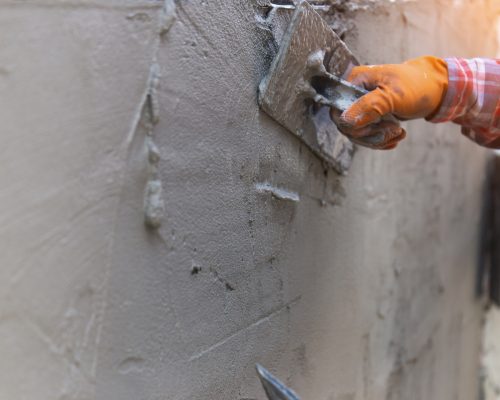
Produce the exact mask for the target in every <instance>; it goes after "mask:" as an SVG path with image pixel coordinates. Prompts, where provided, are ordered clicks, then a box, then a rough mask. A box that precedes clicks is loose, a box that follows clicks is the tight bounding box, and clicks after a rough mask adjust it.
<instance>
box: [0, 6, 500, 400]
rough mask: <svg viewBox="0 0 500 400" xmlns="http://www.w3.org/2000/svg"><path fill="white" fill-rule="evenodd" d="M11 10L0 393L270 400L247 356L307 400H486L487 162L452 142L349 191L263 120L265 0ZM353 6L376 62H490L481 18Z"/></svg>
mask: <svg viewBox="0 0 500 400" xmlns="http://www.w3.org/2000/svg"><path fill="white" fill-rule="evenodd" d="M350 4H351V3H350ZM351 5H353V3H352V4H351ZM0 8H1V9H2V12H1V13H0V18H1V24H0V32H2V35H3V36H2V37H3V39H2V40H3V41H4V43H6V45H5V46H3V47H2V48H1V49H0V60H2V61H1V62H0V66H1V67H2V68H1V69H0V85H1V86H0V88H2V92H3V93H7V95H4V96H1V97H0V104H1V107H0V116H1V121H2V122H3V126H4V128H3V129H4V135H3V137H4V141H5V143H4V146H3V149H4V150H3V152H2V154H3V157H4V167H3V168H2V169H1V172H0V174H1V175H0V176H1V177H2V180H1V182H2V188H3V190H2V193H3V202H4V203H3V207H2V208H1V211H0V218H1V220H2V222H3V224H2V228H1V231H0V234H1V236H2V240H1V243H2V244H3V247H2V250H3V252H2V253H3V257H4V258H3V262H2V268H0V274H1V282H3V283H2V284H1V285H0V343H1V349H2V350H0V354H1V357H0V398H6V399H11V398H22V399H37V400H39V399H89V398H97V399H106V400H114V399H124V400H127V399H130V400H132V399H134V400H136V399H148V400H149V399H175V400H187V399H189V400H197V399H200V400H201V399H218V400H226V399H227V400H234V399H240V400H243V399H263V398H264V395H263V393H262V390H261V388H260V387H259V384H258V381H257V379H256V376H255V373H254V364H255V363H256V362H260V363H262V364H263V365H265V366H266V367H267V368H269V369H270V370H271V371H272V372H273V373H276V375H278V376H279V377H281V378H282V379H283V380H284V381H286V382H287V383H288V384H290V385H291V386H292V387H293V388H294V389H296V391H297V392H298V393H299V394H300V395H301V396H302V397H303V398H304V399H305V400H307V399H325V400H359V399H391V400H392V399H394V400H395V399H415V400H417V399H418V400H420V399H427V400H431V399H436V400H437V399H439V400H444V399H450V400H451V399H463V400H470V399H474V398H476V395H477V393H478V362H479V359H478V354H479V349H480V338H481V320H482V303H481V301H480V300H478V299H476V298H475V297H474V286H475V272H476V267H477V258H476V255H477V244H478V231H479V218H480V209H481V190H482V185H483V181H484V166H485V162H486V158H487V154H488V153H487V152H486V151H485V150H484V149H481V148H479V147H477V146H475V145H474V144H473V143H472V142H470V141H468V140H467V139H465V138H464V137H462V136H461V135H460V134H459V129H458V127H456V126H453V125H439V126H437V125H431V124H428V123H425V122H411V123H407V124H405V125H406V128H407V130H408V132H409V137H408V139H406V141H405V142H404V143H402V144H401V145H400V146H399V147H398V149H397V150H396V151H392V152H389V153H385V152H384V153H382V152H374V151H369V150H365V149H359V151H358V152H357V153H356V154H355V158H354V162H353V165H352V167H351V170H350V172H349V174H348V176H345V177H343V176H339V175H337V174H336V173H335V172H334V171H333V170H331V169H329V168H327V167H325V166H324V165H323V164H322V163H321V162H320V161H319V160H318V159H317V157H316V156H314V155H313V154H312V153H311V152H310V151H309V150H308V149H307V148H306V147H304V146H303V145H302V144H301V143H300V142H299V141H298V140H297V139H296V138H294V137H293V136H292V135H291V134H290V133H288V132H287V131H285V130H284V129H282V128H280V127H279V126H278V125H277V124H276V123H274V122H273V121H272V120H271V119H270V118H269V117H267V116H266V115H264V114H262V113H261V112H260V111H259V109H258V107H257V105H256V88H257V85H258V83H259V81H260V79H261V78H262V76H263V74H264V73H265V71H266V68H267V65H268V63H269V60H268V59H266V56H267V55H268V54H269V47H268V42H267V38H268V36H267V35H266V33H265V32H263V30H262V29H261V27H260V26H261V23H260V22H259V21H260V20H261V19H262V15H263V12H262V9H260V8H258V7H256V2H254V1H243V2H231V1H226V0H224V1H223V0H218V1H184V0H181V1H177V2H175V3H174V2H170V1H168V0H167V1H166V3H163V2H160V1H153V0H151V1H147V0H144V1H132V0H130V1H116V2H115V1H112V0H109V1H93V2H92V1H83V0H82V1H77V0H75V1H74V2H72V1H68V2H66V1H65V2H61V1H55V0H53V1H51V0H42V1H36V2H35V1H24V2H20V1H4V2H2V4H0ZM348 8H349V7H348ZM352 8H357V9H358V10H357V11H346V14H345V15H344V16H343V17H342V18H341V24H342V26H349V25H352V29H351V30H349V32H348V33H347V36H346V40H347V41H348V43H349V45H350V46H352V48H353V50H354V51H355V52H356V54H357V55H359V57H360V59H361V61H363V62H366V63H381V62H398V61H402V60H404V59H406V58H409V57H412V56H417V55H421V54H436V55H441V56H444V55H458V56H475V55H487V56H488V55H489V56H493V55H495V52H496V34H495V32H494V19H495V14H494V12H493V2H491V3H489V2H487V1H481V2H479V3H478V2H477V1H468V2H467V1H463V2H454V3H452V2H444V1H443V2H437V1H436V2H435V1H419V2H404V3H390V4H389V3H380V4H378V3H376V2H375V3H370V4H369V5H368V6H366V7H362V6H361V5H360V6H359V7H358V6H356V7H354V5H353V7H352ZM280 18H281V17H280ZM282 18H283V19H284V20H286V16H283V17H282ZM329 18H333V17H329ZM350 22H352V24H350ZM156 151H157V153H158V154H159V157H160V160H159V161H158V160H157V157H156V154H157V153H156ZM264 182H266V183H269V184H271V185H273V186H275V187H277V188H281V189H286V190H288V191H291V192H294V193H297V194H298V196H299V197H300V200H299V201H297V202H295V201H287V200H280V199H277V198H275V197H272V196H271V195H270V194H269V193H262V192H260V191H258V190H257V188H256V185H258V184H259V183H264ZM160 185H161V187H162V195H161V196H159V195H158V192H157V191H155V190H156V189H157V188H158V187H159V186H160ZM145 193H146V196H145ZM145 209H146V211H147V213H146V214H147V215H146V216H147V219H148V222H149V224H150V225H155V224H157V223H158V222H161V226H160V227H159V229H153V228H151V227H147V226H145V224H144V220H145Z"/></svg>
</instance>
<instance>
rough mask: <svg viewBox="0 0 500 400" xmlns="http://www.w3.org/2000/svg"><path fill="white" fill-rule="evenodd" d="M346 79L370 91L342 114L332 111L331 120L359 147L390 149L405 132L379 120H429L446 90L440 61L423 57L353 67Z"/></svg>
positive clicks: (393, 124)
mask: <svg viewBox="0 0 500 400" xmlns="http://www.w3.org/2000/svg"><path fill="white" fill-rule="evenodd" d="M347 79H348V80H349V81H350V82H352V83H353V84H355V85H358V86H362V87H364V88H365V89H367V90H371V92H370V93H368V94H366V95H364V96H363V97H361V98H360V99H359V100H358V101H357V102H356V103H354V104H353V105H352V106H351V107H350V108H349V109H347V110H346V111H344V113H342V114H340V113H339V112H338V111H334V110H332V118H333V120H334V121H335V122H336V123H337V126H338V127H339V129H340V130H341V132H342V133H344V134H346V135H347V136H349V137H350V138H351V139H352V140H353V141H354V142H356V143H358V144H361V145H363V146H367V147H371V148H375V149H392V148H394V147H396V145H397V144H398V142H399V141H400V140H402V139H403V138H404V137H405V136H406V133H405V131H404V129H402V128H401V127H400V126H399V124H398V123H397V122H395V121H392V122H391V121H388V120H382V117H383V116H385V115H387V114H392V115H394V116H396V117H397V118H398V119H401V120H408V119H415V118H429V117H432V115H433V114H434V113H435V112H437V111H438V109H439V106H440V105H441V101H442V99H443V97H444V95H445V94H446V90H447V88H448V68H447V65H446V62H445V61H444V60H443V59H440V58H436V57H430V56H426V57H419V58H415V59H413V60H409V61H406V62H405V63H403V64H387V65H370V66H361V67H355V68H353V70H352V71H351V74H350V75H349V77H348V78H347Z"/></svg>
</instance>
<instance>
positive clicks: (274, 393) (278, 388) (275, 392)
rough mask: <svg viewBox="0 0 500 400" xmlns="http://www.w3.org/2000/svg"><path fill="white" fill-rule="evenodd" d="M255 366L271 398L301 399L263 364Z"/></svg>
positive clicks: (277, 399) (270, 399) (278, 399)
mask: <svg viewBox="0 0 500 400" xmlns="http://www.w3.org/2000/svg"><path fill="white" fill-rule="evenodd" d="M255 368H256V369H257V375H259V379H260V382H261V383H262V386H263V387H264V391H265V392H266V394H267V397H268V399H269V400H300V399H299V397H298V396H297V395H296V394H295V392H294V391H293V390H291V389H289V388H287V387H286V386H285V385H284V384H283V383H282V382H281V381H279V380H278V379H277V378H275V377H274V376H273V375H272V374H271V373H270V372H269V371H268V370H267V369H265V368H264V367H263V366H262V365H259V364H257V365H256V366H255Z"/></svg>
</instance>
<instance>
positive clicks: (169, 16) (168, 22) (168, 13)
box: [160, 0, 177, 35]
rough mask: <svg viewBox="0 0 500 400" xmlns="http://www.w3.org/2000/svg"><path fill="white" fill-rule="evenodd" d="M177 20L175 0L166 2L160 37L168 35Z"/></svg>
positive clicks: (162, 15)
mask: <svg viewBox="0 0 500 400" xmlns="http://www.w3.org/2000/svg"><path fill="white" fill-rule="evenodd" d="M176 18H177V16H176V14H175V3H174V0H165V2H164V3H163V9H162V11H161V14H160V35H164V34H166V33H167V32H168V31H169V30H170V28H171V27H172V25H173V24H174V22H175V19H176Z"/></svg>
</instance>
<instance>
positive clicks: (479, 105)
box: [430, 58, 500, 148]
mask: <svg viewBox="0 0 500 400" xmlns="http://www.w3.org/2000/svg"><path fill="white" fill-rule="evenodd" d="M445 61H446V63H447V64H448V90H447V92H446V94H445V97H444V99H443V103H442V104H441V106H440V108H439V110H438V111H437V113H436V114H435V115H433V116H432V117H431V118H430V122H447V121H453V122H455V123H457V124H459V125H461V126H462V133H463V134H464V135H466V136H467V137H469V138H470V139H472V140H474V141H475V142H477V143H478V144H480V145H482V146H486V147H491V148H500V60H495V59H488V58H472V59H463V58H447V59H445Z"/></svg>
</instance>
